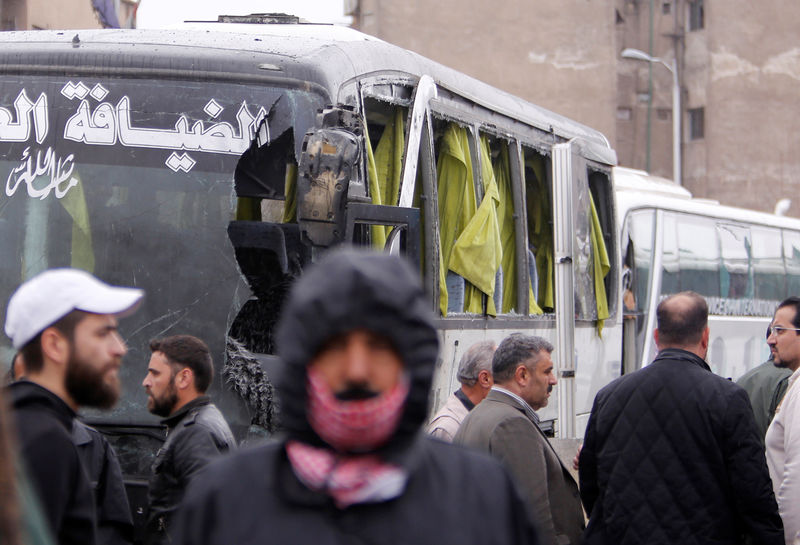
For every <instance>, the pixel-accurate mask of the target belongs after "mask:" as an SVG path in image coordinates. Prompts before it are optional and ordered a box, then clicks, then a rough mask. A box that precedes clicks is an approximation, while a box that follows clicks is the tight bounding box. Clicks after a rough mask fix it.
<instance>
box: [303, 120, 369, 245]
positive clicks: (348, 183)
mask: <svg viewBox="0 0 800 545" xmlns="http://www.w3.org/2000/svg"><path fill="white" fill-rule="evenodd" d="M318 125H321V126H322V128H319V129H316V130H314V131H311V132H309V133H308V134H306V137H305V139H304V141H303V151H302V154H301V156H300V164H299V173H298V174H299V176H298V180H297V202H298V205H297V221H298V223H299V224H300V231H301V233H302V236H303V239H304V240H307V241H309V242H310V243H311V244H312V245H314V246H322V247H328V246H331V245H334V244H336V243H338V242H341V241H342V240H343V238H344V232H345V205H346V204H347V199H348V195H350V196H353V195H352V194H353V193H355V194H356V195H357V194H358V193H360V191H358V189H357V188H354V187H353V186H354V185H355V186H356V187H357V186H358V185H359V184H361V185H363V183H361V182H360V176H359V166H358V164H359V158H360V149H361V146H362V144H361V142H362V139H363V137H362V131H361V128H360V124H359V121H358V117H357V116H356V115H355V114H354V113H353V112H351V111H349V110H346V109H341V108H329V109H326V110H324V111H323V112H322V113H321V114H320V115H319V118H318Z"/></svg>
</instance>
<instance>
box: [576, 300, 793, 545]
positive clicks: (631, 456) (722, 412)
mask: <svg viewBox="0 0 800 545" xmlns="http://www.w3.org/2000/svg"><path fill="white" fill-rule="evenodd" d="M656 312H657V318H658V329H657V330H656V332H655V341H656V345H657V346H658V350H659V352H658V356H657V357H656V359H655V360H654V361H653V362H652V363H651V364H650V365H648V366H647V367H645V368H643V369H641V370H639V371H636V372H634V373H631V374H630V375H625V376H623V377H620V378H619V379H617V380H615V381H614V382H612V383H611V384H609V385H608V386H606V387H605V388H603V389H602V390H600V392H598V394H597V397H596V398H595V400H594V406H593V407H592V413H591V416H590V417H589V423H588V425H587V428H586V436H585V439H584V444H583V449H582V450H581V453H580V467H579V475H580V489H581V498H582V499H583V504H584V507H585V508H586V512H587V513H588V514H589V523H588V524H587V527H586V532H585V533H584V545H594V544H608V545H627V544H630V545H633V544H637V545H638V544H640V543H647V544H648V545H658V544H664V545H673V544H676V543H680V544H682V545H700V544H706V543H716V544H723V543H725V544H731V545H733V544H743V543H752V544H760V545H782V544H783V543H784V538H783V526H782V524H781V519H780V516H779V515H778V505H777V503H776V502H775V497H774V495H773V492H772V484H771V482H770V478H769V473H768V471H767V466H766V459H765V457H764V447H763V444H762V442H761V437H759V434H758V432H757V431H756V424H755V420H754V418H753V410H752V409H751V408H750V401H749V399H748V397H747V394H746V393H745V391H744V390H743V389H742V388H740V387H739V386H737V385H735V384H734V383H732V382H731V381H729V380H726V379H724V378H722V377H719V376H717V375H715V374H714V373H712V372H711V369H710V368H709V366H708V364H707V363H706V362H705V356H706V353H707V351H708V343H709V328H708V306H707V304H706V302H705V300H704V299H703V298H702V297H701V296H700V295H698V294H696V293H694V292H683V293H679V294H677V295H673V296H671V297H668V298H667V299H665V300H664V301H662V302H661V303H660V304H659V305H658V309H657V311H656Z"/></svg>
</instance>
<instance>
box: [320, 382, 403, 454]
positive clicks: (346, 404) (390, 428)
mask: <svg viewBox="0 0 800 545" xmlns="http://www.w3.org/2000/svg"><path fill="white" fill-rule="evenodd" d="M307 387H308V422H309V424H310V425H311V427H312V428H313V430H314V431H315V432H317V435H319V436H320V438H321V439H322V440H323V441H325V442H326V443H328V444H329V445H331V446H332V447H333V448H334V449H336V450H338V451H342V452H369V451H372V450H375V449H376V448H378V447H380V446H381V445H383V444H384V443H385V442H386V441H387V440H388V439H389V438H390V437H391V436H392V434H393V433H394V431H395V429H396V428H397V424H398V423H399V422H400V418H401V417H402V415H403V407H404V406H405V401H406V396H407V395H408V380H407V379H406V378H405V377H404V378H402V379H401V380H400V381H398V383H397V385H395V386H394V387H393V388H392V389H391V390H389V391H388V392H384V393H382V394H380V395H378V396H376V397H373V398H369V399H358V400H352V401H341V400H339V399H337V398H336V396H335V395H334V393H333V392H332V391H331V389H330V387H329V386H328V385H327V384H326V382H325V379H324V378H323V377H322V376H321V375H320V373H319V372H318V371H315V370H314V369H311V368H310V369H309V370H308V385H307Z"/></svg>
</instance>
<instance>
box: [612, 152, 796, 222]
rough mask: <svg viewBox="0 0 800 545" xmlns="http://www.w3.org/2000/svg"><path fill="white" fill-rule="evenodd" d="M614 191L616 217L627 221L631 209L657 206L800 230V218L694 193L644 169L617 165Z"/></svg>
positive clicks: (614, 170)
mask: <svg viewBox="0 0 800 545" xmlns="http://www.w3.org/2000/svg"><path fill="white" fill-rule="evenodd" d="M613 172H614V175H613V177H614V193H615V196H616V200H617V207H618V215H617V220H618V222H619V224H620V225H622V224H623V223H624V221H625V215H626V214H627V212H628V211H629V210H633V209H637V208H655V209H662V210H673V211H677V212H686V213H690V214H697V215H701V216H708V217H713V218H717V219H723V220H724V219H727V220H730V221H734V222H736V221H738V222H745V223H755V224H760V225H768V226H773V227H784V228H788V229H795V230H800V219H797V218H790V217H786V216H778V215H775V214H769V213H767V212H760V211H757V210H748V209H746V208H737V207H735V206H725V205H722V204H720V203H719V202H718V201H714V200H710V199H701V198H696V197H693V196H692V194H691V193H690V192H689V191H688V190H687V189H686V188H685V187H682V186H679V185H678V184H676V183H675V182H673V181H672V180H669V179H667V178H661V177H659V176H651V175H649V174H648V173H647V172H645V171H643V170H636V169H632V168H625V167H614V169H613Z"/></svg>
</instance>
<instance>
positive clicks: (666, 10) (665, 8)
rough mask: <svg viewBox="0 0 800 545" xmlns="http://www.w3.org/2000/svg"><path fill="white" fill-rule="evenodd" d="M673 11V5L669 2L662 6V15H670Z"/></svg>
mask: <svg viewBox="0 0 800 545" xmlns="http://www.w3.org/2000/svg"><path fill="white" fill-rule="evenodd" d="M670 11H672V4H670V3H669V2H664V3H663V4H661V13H663V14H664V15H669V12H670Z"/></svg>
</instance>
